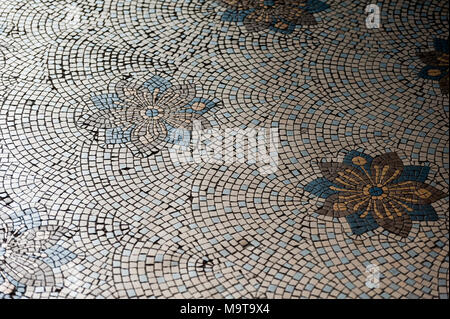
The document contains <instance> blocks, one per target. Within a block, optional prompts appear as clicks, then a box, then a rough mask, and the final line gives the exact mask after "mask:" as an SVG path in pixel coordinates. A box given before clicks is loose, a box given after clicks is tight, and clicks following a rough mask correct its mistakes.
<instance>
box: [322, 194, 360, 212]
mask: <svg viewBox="0 0 450 319" xmlns="http://www.w3.org/2000/svg"><path fill="white" fill-rule="evenodd" d="M356 205H358V206H357V209H355V206H356ZM367 205H368V200H365V198H364V197H362V196H361V195H359V194H356V195H355V197H353V198H352V201H350V200H349V198H348V197H343V196H342V195H341V194H333V195H330V196H329V197H327V199H326V200H325V203H324V205H323V207H322V208H320V209H319V210H318V211H317V213H319V214H321V215H325V216H331V217H344V216H347V215H350V214H354V213H357V212H358V211H361V210H363V211H364V210H365V209H366V207H367Z"/></svg>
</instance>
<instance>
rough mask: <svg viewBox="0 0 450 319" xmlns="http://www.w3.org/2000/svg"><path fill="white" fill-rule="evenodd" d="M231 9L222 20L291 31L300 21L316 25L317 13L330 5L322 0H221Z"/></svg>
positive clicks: (256, 29) (251, 26)
mask: <svg viewBox="0 0 450 319" xmlns="http://www.w3.org/2000/svg"><path fill="white" fill-rule="evenodd" d="M219 2H221V3H222V4H223V5H224V6H226V7H228V8H229V9H228V10H227V11H225V12H224V13H223V15H222V20H223V21H230V22H242V23H243V24H244V25H245V27H246V28H247V29H248V30H249V31H259V30H265V29H272V30H274V31H277V32H281V33H285V34H289V33H292V32H293V31H294V29H295V27H296V26H297V25H307V26H309V25H315V24H317V21H316V19H315V17H314V13H317V12H321V11H324V10H326V9H328V8H329V5H328V4H326V3H325V2H322V1H319V0H306V1H298V0H242V1H240V0H220V1H219Z"/></svg>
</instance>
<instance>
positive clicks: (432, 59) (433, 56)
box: [419, 39, 449, 94]
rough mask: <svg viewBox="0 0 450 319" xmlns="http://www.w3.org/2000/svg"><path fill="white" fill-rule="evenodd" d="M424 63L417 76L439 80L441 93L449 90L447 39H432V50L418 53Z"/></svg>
mask: <svg viewBox="0 0 450 319" xmlns="http://www.w3.org/2000/svg"><path fill="white" fill-rule="evenodd" d="M419 58H420V59H421V60H422V62H423V63H425V64H426V65H425V66H424V67H423V68H422V70H420V72H419V77H421V78H423V79H427V80H433V81H439V86H440V88H441V92H442V94H448V92H449V53H448V39H434V51H430V52H423V53H419Z"/></svg>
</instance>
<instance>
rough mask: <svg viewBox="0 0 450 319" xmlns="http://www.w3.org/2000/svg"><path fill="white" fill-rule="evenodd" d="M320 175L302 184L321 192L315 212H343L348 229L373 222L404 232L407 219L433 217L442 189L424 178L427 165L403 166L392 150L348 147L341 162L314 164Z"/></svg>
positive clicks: (365, 227) (335, 214)
mask: <svg viewBox="0 0 450 319" xmlns="http://www.w3.org/2000/svg"><path fill="white" fill-rule="evenodd" d="M319 167H320V170H321V172H322V174H323V175H324V177H322V178H318V179H316V180H314V181H312V182H310V183H309V184H308V185H307V186H306V187H305V190H307V191H308V192H310V193H312V194H313V195H315V196H317V197H320V198H324V199H325V203H324V206H323V207H322V208H320V209H319V210H318V213H319V214H321V215H326V216H332V217H338V218H339V217H346V219H347V222H348V223H349V225H350V227H351V229H352V231H353V233H354V234H357V235H360V234H363V233H365V232H368V231H370V230H374V229H376V228H378V227H382V228H384V229H386V230H387V231H389V232H391V233H394V234H397V235H400V236H401V237H407V236H408V234H409V232H410V230H411V226H412V221H435V220H437V219H438V216H437V214H436V211H435V210H434V208H433V207H432V206H431V204H432V203H433V202H435V201H437V200H439V199H441V198H444V197H446V196H447V195H446V194H445V193H443V192H442V191H440V190H438V189H437V188H435V187H433V186H431V185H429V184H426V183H425V180H426V179H427V177H428V173H429V167H427V166H404V165H403V162H402V161H401V159H400V158H399V157H398V155H397V154H396V153H385V154H383V155H380V156H376V157H371V156H369V155H367V154H364V153H362V152H358V151H351V152H349V153H348V154H347V155H346V156H345V158H344V160H343V162H342V163H335V162H322V163H320V164H319Z"/></svg>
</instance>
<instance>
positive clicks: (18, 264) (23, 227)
mask: <svg viewBox="0 0 450 319" xmlns="http://www.w3.org/2000/svg"><path fill="white" fill-rule="evenodd" d="M73 235H74V231H73V230H71V229H68V228H65V227H62V226H58V225H53V224H52V225H50V224H49V223H48V221H47V220H45V219H42V218H41V212H40V211H39V209H37V208H28V209H24V210H22V211H19V212H11V214H10V215H9V214H5V213H1V214H0V297H1V295H11V294H19V295H20V293H22V292H23V289H24V288H25V287H27V286H32V287H49V288H51V289H58V288H59V289H61V288H62V286H63V281H62V277H61V276H60V275H57V274H56V273H55V271H54V269H56V268H59V267H61V266H62V265H64V264H66V263H68V262H70V261H71V260H73V259H74V258H75V257H76V255H75V253H73V252H72V251H69V250H68V249H66V248H64V247H63V243H64V242H65V241H67V240H69V239H70V238H72V237H73Z"/></svg>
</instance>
